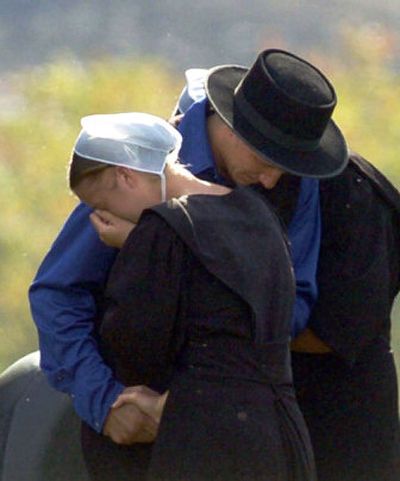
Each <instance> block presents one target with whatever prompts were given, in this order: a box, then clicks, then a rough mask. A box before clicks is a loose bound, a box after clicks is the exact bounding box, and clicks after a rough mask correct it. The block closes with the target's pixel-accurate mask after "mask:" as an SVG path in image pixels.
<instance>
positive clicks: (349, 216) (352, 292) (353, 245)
mask: <svg viewBox="0 0 400 481" xmlns="http://www.w3.org/2000/svg"><path fill="white" fill-rule="evenodd" d="M320 185H321V207H322V240H321V251H320V258H319V267H318V287H319V295H318V301H317V303H316V305H315V308H314V310H313V313H312V316H311V319H310V323H309V327H310V328H311V329H312V330H313V331H314V332H315V333H316V334H317V335H318V336H319V337H320V338H322V339H323V340H324V341H325V342H326V343H327V344H329V345H330V346H331V347H332V348H333V349H334V350H335V351H336V353H338V354H339V355H340V356H342V357H343V358H345V359H346V360H348V361H349V362H354V361H355V360H356V359H357V356H358V355H359V354H360V353H361V351H362V350H363V349H364V347H365V346H367V345H368V344H369V343H370V342H372V341H373V340H374V339H376V338H377V337H378V336H383V337H386V338H388V336H389V329H390V311H391V307H392V303H393V297H394V293H395V290H396V289H394V282H395V280H396V277H397V276H398V266H397V265H396V264H395V263H393V260H394V257H395V255H396V252H398V246H397V245H396V240H395V235H394V230H395V225H394V222H393V210H392V209H391V208H390V206H388V204H387V203H386V202H385V200H384V199H382V198H381V197H380V196H379V195H378V193H377V191H376V190H375V188H374V186H373V184H372V183H371V182H370V180H369V179H368V177H366V176H363V175H361V174H360V173H359V172H358V171H357V170H356V169H354V168H353V167H352V166H351V165H350V166H349V167H348V168H347V169H346V170H345V171H344V173H343V174H341V175H340V176H338V177H336V178H334V179H331V180H328V181H321V184H320ZM394 269H395V270H396V272H394Z"/></svg>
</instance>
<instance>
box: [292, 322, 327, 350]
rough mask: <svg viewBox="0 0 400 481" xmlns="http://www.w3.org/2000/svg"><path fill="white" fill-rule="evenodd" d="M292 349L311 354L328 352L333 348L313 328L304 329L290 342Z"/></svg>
mask: <svg viewBox="0 0 400 481" xmlns="http://www.w3.org/2000/svg"><path fill="white" fill-rule="evenodd" d="M290 350H291V351H294V352H304V353H310V354H327V353H328V352H332V349H331V348H330V347H329V346H328V344H325V342H324V341H323V340H322V339H320V338H319V337H318V336H316V335H315V334H314V333H313V331H312V330H311V329H308V328H306V329H304V331H302V332H301V333H300V334H299V335H298V336H297V337H296V338H295V339H293V341H292V342H291V343H290Z"/></svg>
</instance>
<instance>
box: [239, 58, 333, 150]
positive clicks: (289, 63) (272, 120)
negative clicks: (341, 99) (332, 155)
mask: <svg viewBox="0 0 400 481" xmlns="http://www.w3.org/2000/svg"><path fill="white" fill-rule="evenodd" d="M235 103H236V106H237V108H238V109H240V110H241V112H242V114H244V115H245V116H246V115H247V116H248V117H249V119H251V118H252V117H254V114H256V115H258V116H259V118H260V120H263V122H261V123H264V126H265V130H269V132H270V133H269V134H268V135H270V136H271V140H272V141H274V142H276V143H278V144H284V145H285V146H286V147H287V148H294V149H304V150H312V149H315V148H316V147H317V146H318V142H319V139H320V138H321V136H322V135H323V133H324V131H325V128H326V126H327V124H328V122H329V121H330V119H331V116H332V112H333V110H334V108H335V106H336V95H335V91H334V89H333V87H332V86H331V85H330V83H329V81H328V80H327V79H326V77H325V76H324V75H323V74H322V73H321V72H320V71H319V70H317V69H316V68H315V67H313V66H312V65H311V64H309V63H308V62H306V61H305V60H303V59H300V58H299V57H296V56H294V55H293V54H290V53H288V52H284V51H279V50H270V51H266V52H262V53H261V54H260V55H259V56H258V58H257V60H256V62H255V64H254V65H253V67H252V68H251V69H250V70H249V71H248V72H247V74H246V75H245V77H244V78H243V81H242V82H241V83H240V84H239V86H238V88H237V89H236V96H235ZM267 124H268V125H269V126H268V129H267V128H266V126H267ZM261 128H263V127H262V126H261Z"/></svg>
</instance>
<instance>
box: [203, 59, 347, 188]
mask: <svg viewBox="0 0 400 481" xmlns="http://www.w3.org/2000/svg"><path fill="white" fill-rule="evenodd" d="M247 71H248V69H247V68H245V67H242V66H238V65H224V66H220V67H214V68H213V69H211V70H210V71H209V74H208V77H207V80H206V83H205V88H206V95H207V97H208V99H209V101H210V103H211V105H212V106H213V108H214V110H215V111H216V113H217V114H218V115H219V116H220V117H221V118H222V120H223V121H224V122H225V123H226V124H227V125H228V126H229V127H230V128H231V129H232V130H233V131H234V132H235V133H236V134H237V135H238V136H239V137H240V138H242V139H243V140H244V141H245V142H246V143H247V144H249V146H250V147H252V148H253V149H255V150H256V151H257V152H258V153H259V154H261V155H262V156H263V157H265V159H266V160H268V161H269V162H271V163H273V164H274V165H276V166H278V167H280V168H282V169H284V170H285V171H287V172H289V173H291V174H295V175H300V176H306V177H315V178H319V179H323V178H329V177H334V176H335V175H338V174H340V172H342V171H343V169H344V168H345V167H346V165H347V162H348V158H349V153H348V148H347V145H346V141H345V139H344V137H343V134H342V133H341V131H340V130H339V128H338V127H337V125H336V124H335V123H334V122H333V120H330V121H329V123H328V125H327V128H326V129H325V132H324V134H323V136H322V137H321V140H320V142H319V146H318V147H317V148H316V149H315V150H312V151H305V150H293V149H289V148H285V147H283V146H281V145H278V144H277V143H275V142H274V141H273V140H271V139H270V138H268V137H267V136H265V135H263V134H262V133H261V132H260V131H259V130H257V129H255V128H254V126H253V125H251V124H250V123H249V122H248V121H247V120H246V118H245V117H244V116H243V115H241V113H240V111H239V109H237V108H236V106H235V102H234V92H235V89H236V87H237V86H238V84H239V83H240V81H241V80H242V78H243V77H244V75H245V74H246V73H247Z"/></svg>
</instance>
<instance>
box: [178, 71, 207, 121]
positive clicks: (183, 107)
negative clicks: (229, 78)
mask: <svg viewBox="0 0 400 481" xmlns="http://www.w3.org/2000/svg"><path fill="white" fill-rule="evenodd" d="M208 72H209V71H208V69H205V68H190V69H188V70H186V71H185V78H186V85H185V87H183V90H182V92H181V94H180V96H179V99H178V103H177V105H176V111H177V112H178V113H181V114H184V113H186V111H187V110H188V109H189V107H190V106H191V105H192V104H193V103H194V102H197V101H198V100H201V99H203V98H204V97H205V96H206V90H205V80H206V77H207V74H208Z"/></svg>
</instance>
